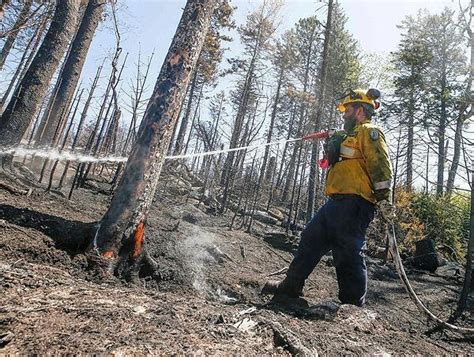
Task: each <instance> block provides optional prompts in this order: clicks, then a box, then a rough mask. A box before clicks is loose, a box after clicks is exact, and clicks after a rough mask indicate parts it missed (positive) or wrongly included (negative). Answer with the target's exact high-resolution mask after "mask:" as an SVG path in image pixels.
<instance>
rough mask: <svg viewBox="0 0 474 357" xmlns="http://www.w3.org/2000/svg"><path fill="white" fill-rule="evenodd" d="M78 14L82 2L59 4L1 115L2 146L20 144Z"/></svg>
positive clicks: (72, 30)
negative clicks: (38, 46) (30, 61)
mask: <svg viewBox="0 0 474 357" xmlns="http://www.w3.org/2000/svg"><path fill="white" fill-rule="evenodd" d="M78 13H79V1H59V2H58V3H57V5H56V10H55V13H54V17H53V20H52V22H51V26H50V28H49V30H48V33H47V34H46V37H45V38H44V41H43V43H42V44H41V47H40V49H39V50H38V53H37V54H36V56H35V58H34V60H33V62H32V63H31V66H30V67H29V68H28V71H27V72H26V74H25V77H24V78H23V79H22V81H21V83H19V86H18V88H17V90H15V93H14V94H13V97H12V99H11V100H10V103H9V104H8V106H7V108H6V109H5V112H4V113H3V115H2V118H1V122H0V145H2V146H15V145H17V144H19V143H20V140H21V138H22V137H23V135H24V134H25V132H26V130H27V129H28V126H29V125H30V122H31V121H32V120H33V118H34V117H35V114H36V111H37V110H38V107H39V106H40V104H41V101H42V100H43V98H44V96H45V94H46V91H47V89H48V85H49V83H50V81H51V78H52V77H53V75H54V72H55V71H56V69H57V68H58V65H59V62H60V61H61V58H62V56H63V55H64V52H65V51H66V48H67V45H68V42H69V41H70V39H71V38H72V36H73V33H74V29H75V24H76V19H77V15H78Z"/></svg>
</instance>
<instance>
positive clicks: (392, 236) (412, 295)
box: [382, 215, 474, 335]
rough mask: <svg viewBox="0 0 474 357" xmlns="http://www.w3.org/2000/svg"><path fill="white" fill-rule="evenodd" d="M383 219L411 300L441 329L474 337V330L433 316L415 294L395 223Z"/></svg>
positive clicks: (398, 270) (391, 248) (397, 265)
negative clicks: (396, 233)
mask: <svg viewBox="0 0 474 357" xmlns="http://www.w3.org/2000/svg"><path fill="white" fill-rule="evenodd" d="M382 217H383V219H384V220H385V222H386V224H387V225H388V226H389V231H390V232H389V234H388V237H389V242H390V251H391V253H392V257H393V261H394V263H395V267H396V269H397V272H398V276H399V277H400V280H401V281H402V283H403V285H405V289H406V290H407V292H408V295H409V296H410V298H411V299H412V300H413V301H414V303H415V305H416V307H417V308H418V309H419V310H420V311H421V312H422V313H424V314H425V315H426V316H427V317H428V318H429V319H430V320H432V321H434V322H435V323H436V324H438V325H439V326H441V327H444V328H447V329H449V330H453V331H455V332H458V333H462V334H472V335H474V328H468V327H459V326H456V325H453V324H450V323H448V322H446V321H443V320H442V319H440V318H439V317H438V316H436V315H435V314H433V313H432V312H431V311H430V310H429V309H428V308H427V307H426V306H425V305H424V304H423V302H422V301H421V300H420V298H419V297H418V295H417V294H416V293H415V290H413V287H412V286H411V284H410V281H409V280H408V277H407V275H406V273H405V268H404V267H403V263H402V259H401V257H400V253H399V251H398V245H397V239H396V235H395V227H394V224H393V221H392V220H391V219H389V218H387V217H385V216H383V215H382Z"/></svg>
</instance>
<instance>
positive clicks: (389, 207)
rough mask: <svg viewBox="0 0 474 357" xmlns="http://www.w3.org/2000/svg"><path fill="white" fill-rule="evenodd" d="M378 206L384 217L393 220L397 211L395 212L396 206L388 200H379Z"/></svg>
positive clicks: (389, 220)
mask: <svg viewBox="0 0 474 357" xmlns="http://www.w3.org/2000/svg"><path fill="white" fill-rule="evenodd" d="M377 208H378V210H379V212H380V214H381V215H382V217H383V219H385V220H386V221H388V222H393V221H394V219H395V217H396V213H395V206H394V205H393V204H392V203H390V202H389V201H387V200H383V201H379V202H377Z"/></svg>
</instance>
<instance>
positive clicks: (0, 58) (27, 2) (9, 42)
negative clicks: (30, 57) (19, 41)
mask: <svg viewBox="0 0 474 357" xmlns="http://www.w3.org/2000/svg"><path fill="white" fill-rule="evenodd" d="M32 4H33V0H24V2H23V7H22V8H21V11H20V14H19V15H18V18H17V19H16V21H15V25H13V29H12V31H10V33H9V34H8V36H7V38H6V40H5V43H4V44H3V48H2V50H1V51H0V70H2V68H3V65H4V64H5V61H6V59H7V56H8V54H9V53H10V50H11V49H12V47H13V42H15V40H16V36H17V35H18V32H20V29H21V25H22V24H23V23H24V22H25V21H26V19H27V18H28V13H29V12H30V9H31V5H32Z"/></svg>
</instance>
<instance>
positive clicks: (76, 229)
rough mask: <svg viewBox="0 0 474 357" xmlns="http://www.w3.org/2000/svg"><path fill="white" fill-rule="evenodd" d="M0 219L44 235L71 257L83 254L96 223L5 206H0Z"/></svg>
mask: <svg viewBox="0 0 474 357" xmlns="http://www.w3.org/2000/svg"><path fill="white" fill-rule="evenodd" d="M0 219H3V220H5V221H7V222H9V223H11V224H15V225H18V226H21V227H25V228H33V229H35V230H37V231H39V232H42V233H44V234H45V235H47V236H48V237H50V238H51V239H52V240H53V241H54V243H55V247H56V248H57V249H61V250H64V251H66V252H67V253H68V254H71V255H75V254H78V253H83V252H84V251H85V250H86V248H87V247H88V246H89V244H90V243H91V241H92V239H93V237H94V234H95V231H96V229H97V222H90V223H85V222H81V221H74V220H68V219H65V218H62V217H57V216H53V215H50V214H46V213H42V212H38V211H34V210H31V209H28V208H17V207H14V206H11V205H7V204H0Z"/></svg>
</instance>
